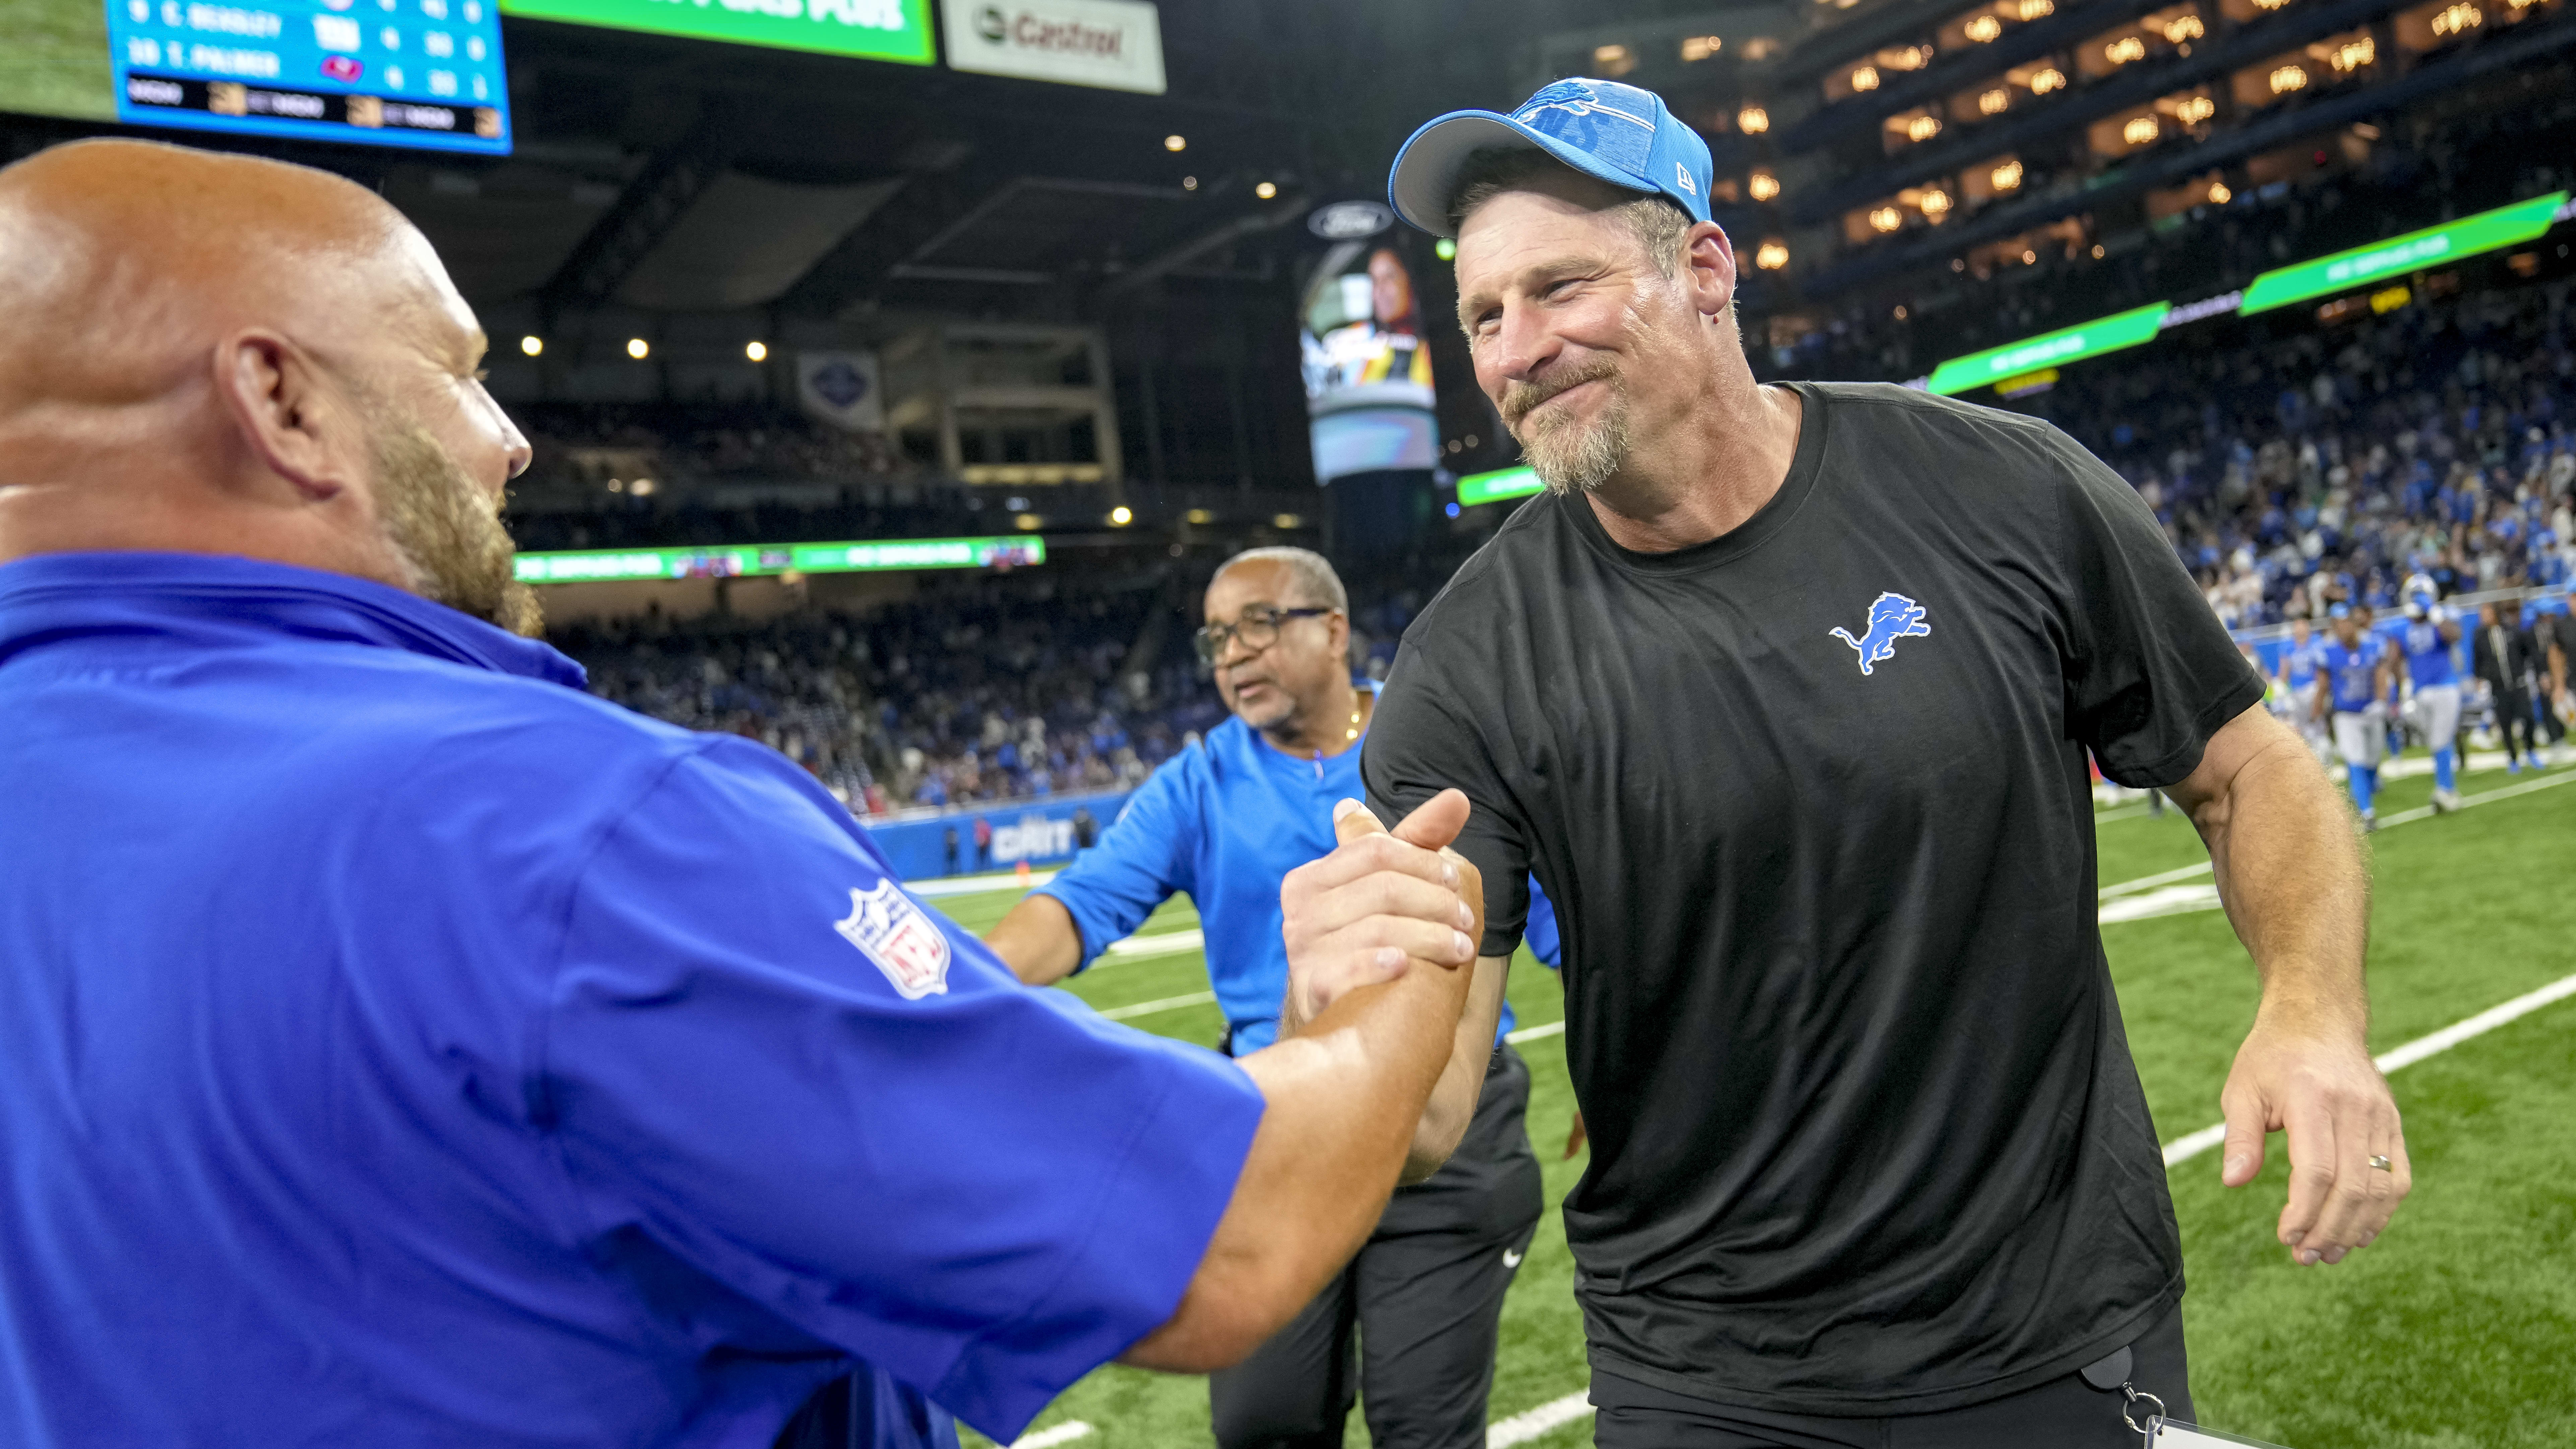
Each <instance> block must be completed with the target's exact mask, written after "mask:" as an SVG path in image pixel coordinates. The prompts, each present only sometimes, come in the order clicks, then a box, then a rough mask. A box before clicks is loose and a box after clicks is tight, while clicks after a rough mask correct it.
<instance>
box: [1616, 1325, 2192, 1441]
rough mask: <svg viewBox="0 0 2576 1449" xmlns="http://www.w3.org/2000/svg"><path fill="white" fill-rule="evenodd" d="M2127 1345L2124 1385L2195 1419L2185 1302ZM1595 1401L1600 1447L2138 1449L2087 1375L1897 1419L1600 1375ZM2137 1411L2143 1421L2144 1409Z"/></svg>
mask: <svg viewBox="0 0 2576 1449" xmlns="http://www.w3.org/2000/svg"><path fill="white" fill-rule="evenodd" d="M2128 1348H2129V1353H2130V1358H2131V1362H2130V1365H2129V1375H2128V1381H2129V1382H2130V1383H2132V1384H2134V1385H2136V1386H2137V1387H2138V1388H2139V1389H2140V1390H2142V1391H2144V1392H2147V1393H2151V1394H2154V1395H2155V1396H2156V1397H2157V1398H2159V1399H2161V1400H2163V1401H2164V1412H2165V1415H2166V1417H2168V1418H2173V1419H2180V1420H2183V1421H2185V1422H2189V1421H2190V1419H2191V1417H2192V1411H2191V1388H2190V1384H2189V1364H2188V1362H2187V1360H2186V1358H2185V1356H2184V1353H2183V1343H2182V1305H2181V1304H2179V1303H2177V1304H2175V1305H2174V1306H2173V1307H2171V1308H2169V1309H2167V1310H2165V1314H2164V1316H2163V1317H2161V1318H2159V1319H2157V1320H2156V1321H2155V1322H2153V1323H2151V1324H2149V1325H2148V1326H2147V1327H2146V1329H2145V1330H2143V1331H2142V1332H2141V1333H2140V1334H2139V1335H2138V1337H2137V1338H2136V1339H2134V1340H2133V1341H2131V1343H2130V1344H2129V1345H2128ZM1592 1402H1593V1404H1594V1406H1595V1407H1596V1408H1597V1409H1598V1410H1599V1418H1598V1421H1597V1422H1596V1423H1595V1424H1594V1426H1593V1442H1594V1443H1595V1444H1596V1445H1598V1446H1599V1449H2043V1446H2044V1449H2096V1446H2099V1449H2134V1446H2135V1445H2136V1444H2137V1442H2138V1436H2137V1435H2136V1434H2135V1433H2133V1432H2132V1431H2131V1430H2130V1429H2129V1427H2128V1425H2127V1424H2125V1423H2123V1422H2122V1420H2121V1410H2122V1409H2124V1408H2126V1407H2127V1406H2128V1399H2127V1396H2125V1395H2123V1394H2122V1393H2121V1392H2120V1390H2119V1387H2118V1385H2117V1384H2116V1383H2115V1384H2114V1385H2113V1386H2112V1387H2110V1388H2108V1389H2100V1388H2095V1387H2094V1386H2093V1385H2092V1384H2090V1383H2087V1382H2086V1381H2085V1377H2084V1375H2083V1374H2082V1373H2070V1374H2067V1375H2065V1376H2064V1377H2062V1378H2056V1379H2051V1380H2049V1381H2048V1382H2047V1383H2044V1384H2041V1385H2039V1386H2037V1387H2036V1388H2029V1389H2024V1390H2022V1391H2021V1392H2020V1393H2017V1394H2007V1395H2005V1396H2004V1397H2003V1398H2000V1399H1989V1400H1987V1401H1986V1402H1985V1403H1982V1404H1970V1405H1969V1406H1967V1407H1966V1408H1964V1409H1951V1410H1949V1411H1947V1412H1944V1413H1939V1414H1910V1415H1905V1416H1902V1417H1898V1418H1892V1419H1865V1418H1853V1419H1845V1418H1839V1417H1826V1416H1823V1415H1816V1414H1775V1413H1768V1412H1765V1411H1763V1410H1760V1409H1739V1408H1731V1407H1728V1406H1726V1405H1724V1404H1719V1403H1714V1402H1711V1401H1709V1400H1707V1399H1700V1398H1695V1397H1692V1396H1689V1395H1685V1394H1676V1393H1673V1392H1671V1391H1670V1390H1667V1389H1658V1388H1650V1387H1648V1386H1647V1385H1644V1384H1641V1383H1637V1382H1635V1381H1633V1380H1629V1379H1623V1378H1617V1377H1614V1376H1612V1375H1610V1374H1608V1373H1604V1372H1602V1371H1601V1370H1599V1369H1595V1370H1593V1373H1592ZM2134 1412H2135V1414H2136V1416H2137V1420H2138V1422H2139V1423H2142V1424H2143V1423H2145V1422H2146V1419H2147V1412H2148V1406H2147V1405H2144V1404H2141V1405H2139V1406H2138V1407H2137V1409H2136V1410H2134Z"/></svg>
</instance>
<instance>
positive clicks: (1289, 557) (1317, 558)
mask: <svg viewBox="0 0 2576 1449" xmlns="http://www.w3.org/2000/svg"><path fill="white" fill-rule="evenodd" d="M1254 563H1275V564H1277V565H1279V566H1280V567H1281V568H1284V569H1286V570H1287V571H1288V578H1289V580H1290V581H1291V582H1292V583H1293V584H1294V585H1295V586H1296V589H1297V592H1298V593H1300V594H1303V595H1305V596H1306V598H1307V599H1308V600H1310V601H1311V602H1314V603H1318V604H1324V605H1328V606H1330V607H1332V608H1335V609H1339V610H1341V611H1342V612H1343V613H1345V614H1347V613H1349V612H1350V611H1351V596H1350V594H1349V593H1348V592H1347V591H1345V590H1344V589H1343V588H1342V576H1341V575H1340V574H1337V573H1335V572H1333V566H1332V564H1331V563H1330V562H1328V561H1326V559H1325V558H1324V556H1323V555H1322V554H1320V553H1317V552H1315V551H1314V550H1313V549H1311V548H1290V547H1288V546H1286V545H1284V544H1283V545H1280V546H1277V547H1273V548H1248V549H1245V550H1244V551H1243V552H1241V553H1239V554H1236V555H1235V556H1234V557H1232V558H1230V559H1227V560H1226V561H1225V562H1224V563H1221V564H1219V565H1217V569H1216V574H1215V576H1214V577H1212V578H1210V579H1209V580H1208V587H1209V588H1211V589H1213V588H1215V587H1216V581H1217V579H1221V578H1224V577H1225V576H1226V575H1227V574H1229V573H1232V572H1233V571H1234V570H1235V569H1237V568H1239V567H1241V566H1242V565H1244V564H1254Z"/></svg>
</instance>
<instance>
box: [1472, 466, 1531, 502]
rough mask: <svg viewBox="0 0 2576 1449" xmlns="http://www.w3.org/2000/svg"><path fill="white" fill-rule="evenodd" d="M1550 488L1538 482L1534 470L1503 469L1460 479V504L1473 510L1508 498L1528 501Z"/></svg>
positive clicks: (1473, 474)
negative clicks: (1530, 496) (1478, 505)
mask: <svg viewBox="0 0 2576 1449" xmlns="http://www.w3.org/2000/svg"><path fill="white" fill-rule="evenodd" d="M1546 491H1547V485H1546V484H1544V483H1541V482H1540V481H1538V470H1537V469H1535V468H1502V469H1497V470H1496V471H1494V472H1491V473H1470V474H1468V475H1467V476H1466V477H1464V478H1461V479H1459V480H1458V504H1459V506H1460V507H1462V508H1473V507H1475V506H1476V505H1477V504H1479V503H1499V502H1501V501H1502V500H1504V499H1506V498H1525V497H1527V496H1529V495H1530V494H1532V493H1544V492H1546Z"/></svg>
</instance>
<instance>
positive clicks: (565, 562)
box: [518, 537, 1046, 584]
mask: <svg viewBox="0 0 2576 1449" xmlns="http://www.w3.org/2000/svg"><path fill="white" fill-rule="evenodd" d="M1045 562H1046V540H1044V539H1041V538H1033V537H1023V538H903V539H891V540H886V541H882V542H875V543H747V544H741V545H738V546H735V547H731V548H592V549H582V550H580V551H578V552H573V553H523V554H521V555H519V563H518V574H519V582H521V583H523V584H571V583H594V582H598V581H600V580H603V579H732V578H757V577H760V576H762V575H767V574H784V573H805V574H849V573H894V572H901V571H904V570H910V569H989V568H1027V567H1029V566H1031V565H1033V564H1042V563H1045Z"/></svg>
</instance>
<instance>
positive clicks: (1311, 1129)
mask: <svg viewBox="0 0 2576 1449" xmlns="http://www.w3.org/2000/svg"><path fill="white" fill-rule="evenodd" d="M1466 818H1467V799H1466V797H1465V796H1464V795H1462V794H1460V793H1459V792H1457V791H1455V790H1451V791H1446V792H1444V793H1442V794H1441V795H1439V796H1437V797H1435V798H1433V799H1432V800H1431V801H1429V802H1427V803H1426V804H1424V805H1423V806H1422V808H1421V809H1420V810H1417V811H1416V812H1414V814H1413V815H1412V816H1410V817H1408V818H1407V819H1406V820H1405V822H1404V823H1403V824H1401V825H1399V826H1397V827H1396V831H1395V832H1394V833H1393V834H1390V833H1388V832H1387V831H1386V830H1385V828H1384V827H1382V826H1380V825H1378V823H1377V821H1376V819H1375V818H1374V817H1373V816H1371V815H1369V814H1368V812H1367V811H1365V810H1352V811H1349V812H1347V813H1346V814H1344V815H1343V816H1341V817H1340V819H1339V820H1338V821H1337V822H1336V827H1335V829H1336V833H1337V834H1338V835H1339V836H1340V837H1341V840H1342V844H1341V845H1340V846H1339V847H1337V848H1336V849H1335V850H1334V851H1333V853H1332V854H1331V855H1328V856H1326V857H1325V858H1324V859H1322V860H1320V861H1317V862H1314V863H1313V864H1311V865H1306V866H1300V867H1299V868H1298V869H1297V870H1295V871H1292V872H1291V873H1290V874H1289V877H1288V880H1287V882H1286V884H1285V886H1284V887H1283V889H1282V891H1281V897H1282V905H1283V906H1284V907H1285V916H1286V920H1287V927H1286V934H1287V947H1288V962H1289V977H1290V981H1291V986H1290V990H1291V991H1292V992H1301V991H1302V992H1304V993H1305V995H1306V999H1308V1000H1311V1001H1316V1002H1319V1003H1326V1004H1324V1005H1323V1009H1322V1010H1321V1012H1320V1013H1318V1014H1317V1015H1316V1016H1315V1017H1314V1018H1313V1019H1312V1020H1311V1021H1309V1022H1307V1023H1306V1024H1305V1026H1304V1027H1303V1028H1302V1029H1301V1030H1299V1031H1298V1033H1297V1034H1296V1035H1294V1036H1291V1037H1289V1038H1287V1039H1286V1040H1283V1041H1281V1042H1280V1043H1278V1044H1277V1045H1275V1046H1272V1047H1268V1048H1266V1049H1264V1050H1262V1051H1258V1052H1255V1053H1253V1054H1252V1055H1250V1056H1247V1057H1245V1058H1243V1059H1242V1060H1241V1062H1240V1063H1239V1065H1240V1066H1241V1067H1242V1068H1243V1070H1244V1073H1245V1074H1246V1075H1248V1076H1250V1077H1251V1078H1252V1080H1253V1083H1254V1085H1256V1086H1257V1087H1259V1088H1260V1089H1261V1093H1262V1096H1263V1098H1264V1099H1265V1103H1266V1105H1265V1107H1264V1109H1263V1113H1262V1118H1261V1125H1260V1128H1259V1129H1258V1131H1257V1132H1256V1133H1255V1134H1254V1136H1253V1139H1252V1150H1251V1152H1250V1153H1249V1154H1248V1155H1247V1156H1246V1157H1245V1159H1244V1164H1243V1171H1242V1174H1241V1176H1240V1177H1238V1178H1237V1179H1236V1181H1235V1187H1234V1195H1233V1197H1232V1199H1231V1200H1230V1201H1229V1202H1228V1204H1227V1206H1226V1209H1225V1215H1224V1216H1223V1217H1222V1218H1221V1219H1220V1220H1219V1221H1218V1223H1217V1228H1216V1232H1215V1234H1214V1236H1213V1237H1212V1238H1210V1240H1209V1242H1208V1247H1207V1251H1206V1253H1205V1254H1204V1255H1202V1256H1201V1258H1200V1260H1199V1265H1198V1269H1197V1272H1196V1273H1195V1274H1194V1275H1193V1276H1192V1278H1191V1280H1190V1285H1189V1288H1188V1290H1187V1291H1186V1292H1185V1293H1184V1294H1183V1295H1182V1298H1181V1306H1180V1308H1179V1310H1178V1311H1177V1312H1175V1313H1174V1314H1173V1315H1172V1317H1171V1319H1170V1320H1169V1321H1167V1322H1166V1323H1164V1324H1163V1326H1162V1327H1161V1328H1158V1329H1156V1330H1155V1331H1154V1332H1152V1333H1150V1334H1148V1335H1146V1336H1145V1337H1144V1338H1143V1339H1141V1340H1139V1341H1138V1342H1137V1343H1136V1344H1135V1345H1134V1346H1133V1347H1131V1348H1130V1349H1129V1350H1128V1351H1127V1352H1126V1353H1125V1354H1124V1355H1122V1356H1121V1357H1122V1361H1124V1362H1126V1363H1130V1364H1135V1365H1137V1366H1139V1367H1142V1368H1152V1369H1162V1370H1166V1371H1169V1372H1174V1373H1207V1372H1210V1371H1212V1370H1215V1369H1219V1368H1224V1367H1227V1366H1229V1365H1231V1364H1234V1363H1238V1362H1240V1361H1241V1360H1242V1359H1243V1358H1244V1357H1246V1356H1247V1355H1249V1354H1250V1353H1251V1352H1252V1351H1253V1350H1254V1349H1255V1348H1258V1347H1260V1345H1261V1344H1262V1343H1263V1342H1265V1341H1267V1340H1268V1339H1269V1337H1270V1336H1271V1335H1272V1334H1274V1333H1276V1332H1278V1331H1279V1329H1280V1328H1281V1327H1283V1326H1285V1325H1286V1323H1287V1322H1288V1320H1289V1319H1290V1318H1291V1317H1293V1316H1294V1315H1295V1314H1296V1312H1297V1311H1298V1310H1299V1309H1301V1308H1303V1307H1304V1306H1305V1305H1306V1304H1307V1303H1308V1302H1309V1301H1311V1300H1312V1299H1313V1297H1314V1296H1315V1294H1316V1293H1317V1292H1318V1291H1320V1290H1321V1289H1322V1288H1323V1286H1324V1284H1325V1282H1326V1281H1327V1280H1328V1279H1330V1278H1331V1277H1332V1275H1333V1274H1335V1273H1337V1272H1339V1271H1340V1270H1341V1268H1342V1265H1343V1264H1345V1263H1347V1262H1349V1261H1350V1259H1351V1255H1352V1254H1354V1253H1356V1252H1358V1251H1359V1248H1360V1245H1361V1244H1362V1243H1363V1242H1365V1241H1366V1240H1367V1238H1368V1235H1369V1234H1370V1233H1371V1232H1372V1231H1374V1230H1375V1228H1376V1226H1377V1221H1378V1218H1379V1216H1380V1215H1381V1214H1382V1213H1383V1212H1384V1211H1385V1209H1386V1202H1387V1197H1388V1195H1389V1194H1390V1193H1391V1192H1393V1191H1394V1189H1395V1186H1396V1181H1397V1177H1398V1174H1399V1173H1400V1172H1401V1170H1402V1169H1403V1167H1404V1165H1405V1161H1406V1159H1407V1156H1408V1154H1409V1152H1410V1150H1411V1148H1412V1146H1413V1140H1414V1132H1415V1126H1416V1124H1417V1123H1418V1122H1419V1121H1420V1120H1421V1118H1422V1114H1423V1109H1424V1107H1425V1105H1426V1104H1427V1103H1428V1102H1429V1101H1430V1098H1431V1093H1432V1089H1433V1087H1434V1086H1435V1085H1436V1084H1437V1083H1438V1082H1439V1080H1440V1077H1441V1072H1442V1069H1443V1067H1445V1066H1446V1065H1447V1063H1448V1061H1449V1059H1450V1055H1451V1051H1452V1048H1453V1045H1454V1037H1455V1034H1456V1032H1457V1029H1458V1021H1459V1017H1460V1015H1461V1013H1462V1012H1463V1011H1464V1010H1465V1008H1466V1005H1467V994H1468V987H1469V983H1470V981H1471V979H1472V974H1473V973H1471V972H1470V971H1468V970H1465V969H1462V968H1464V967H1466V966H1467V965H1468V964H1469V963H1470V962H1471V961H1472V960H1473V958H1474V954H1475V946H1474V943H1473V942H1472V941H1470V940H1468V939H1467V938H1466V937H1465V936H1464V935H1462V934H1460V932H1459V931H1458V930H1457V928H1456V926H1455V924H1454V917H1455V915H1456V913H1457V911H1458V909H1459V905H1460V901H1461V889H1462V885H1464V884H1466V882H1463V881H1462V879H1461V876H1460V873H1459V872H1458V870H1457V869H1456V868H1455V867H1454V866H1453V865H1452V864H1451V863H1450V862H1448V861H1446V860H1444V859H1443V858H1442V856H1441V855H1440V852H1439V847H1441V846H1444V845H1446V844H1448V842H1449V841H1450V840H1451V839H1452V838H1454V837H1455V836H1456V834H1457V832H1458V828H1459V826H1460V825H1462V824H1464V823H1465V821H1466ZM1469 879H1470V880H1472V876H1471V877H1470V878H1469ZM1487 1030H1488V1032H1490V1030H1491V1028H1490V1027H1488V1028H1487Z"/></svg>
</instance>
